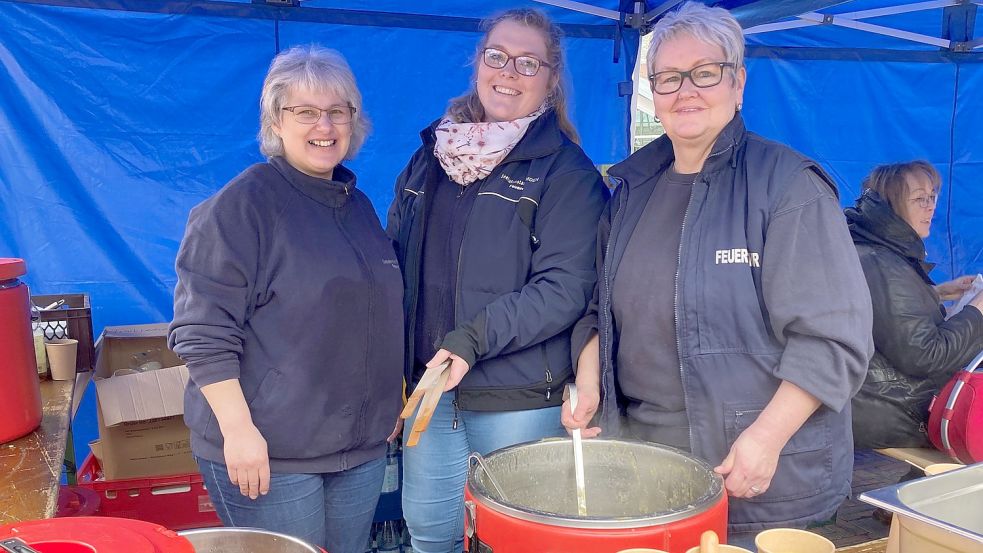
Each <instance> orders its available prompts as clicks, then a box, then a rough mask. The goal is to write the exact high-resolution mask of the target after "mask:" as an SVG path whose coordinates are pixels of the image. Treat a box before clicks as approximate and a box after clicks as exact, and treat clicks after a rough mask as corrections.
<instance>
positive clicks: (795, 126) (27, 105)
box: [0, 0, 983, 327]
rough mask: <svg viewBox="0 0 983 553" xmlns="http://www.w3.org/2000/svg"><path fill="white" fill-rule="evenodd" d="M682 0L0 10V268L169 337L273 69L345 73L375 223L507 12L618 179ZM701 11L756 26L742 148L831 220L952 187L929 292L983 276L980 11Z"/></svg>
mask: <svg viewBox="0 0 983 553" xmlns="http://www.w3.org/2000/svg"><path fill="white" fill-rule="evenodd" d="M268 1H269V2H270V3H275V2H278V1H279V0H268ZM284 1H288V0H284ZM677 3H678V2H673V1H670V2H665V1H653V0H648V1H646V2H632V1H617V0H592V1H590V2H581V3H579V4H580V5H575V4H577V3H573V2H569V1H568V0H544V2H533V1H519V0H517V1H499V0H483V1H474V2H460V1H457V0H427V1H426V2H422V1H421V2H406V1H405V0H373V1H365V0H305V1H302V2H300V5H299V6H294V7H291V6H277V5H267V4H257V3H253V2H249V1H247V0H225V1H210V0H192V1H176V0H0V106H2V110H0V192H2V197H3V202H2V204H0V256H13V257H22V258H24V259H26V260H27V262H28V267H29V274H28V277H27V281H28V282H29V283H30V284H31V285H32V286H33V288H34V289H35V290H36V291H37V292H39V293H40V292H44V293H58V292H75V291H85V292H88V293H89V294H90V295H91V297H92V305H93V306H94V316H95V321H96V326H97V327H100V326H102V325H103V324H123V323H130V322H148V321H163V320H168V319H169V318H170V316H171V297H172V296H171V294H172V291H173V287H174V284H175V276H174V270H173V263H174V257H175V253H176V251H177V247H178V243H179V241H180V239H181V236H182V232H183V228H184V224H185V221H186V218H187V214H188V211H189V210H190V208H191V207H192V206H193V205H195V204H197V203H198V202H200V201H201V200H203V199H204V198H206V197H207V196H209V195H210V194H212V193H213V192H214V191H215V190H217V189H218V188H220V187H221V186H222V185H223V184H224V183H225V182H227V181H228V179H230V178H231V177H232V176H234V175H235V174H236V173H238V172H239V171H241V170H242V169H243V168H245V167H246V166H247V165H249V164H250V163H252V162H255V161H259V160H260V159H261V157H260V155H259V152H258V148H257V145H256V140H255V135H256V131H257V128H258V124H257V119H258V106H257V104H258V98H259V91H260V86H261V83H262V79H263V76H264V74H265V71H266V69H267V67H268V65H269V62H270V60H271V59H272V57H273V56H274V55H275V53H276V52H277V51H279V50H281V49H283V48H286V47H289V46H291V45H295V44H301V43H309V42H318V43H321V44H324V45H326V46H329V47H332V48H335V49H337V50H339V51H341V52H342V53H343V54H344V55H345V56H346V57H347V58H348V60H349V62H350V63H351V65H352V67H353V70H354V72H355V74H356V77H357V78H358V80H359V84H360V87H361V89H362V91H363V93H364V95H365V107H366V111H367V113H368V115H369V117H370V119H371V120H372V122H373V126H374V132H373V134H372V135H371V136H370V138H369V140H368V141H367V143H366V145H365V147H364V149H363V151H362V152H361V154H360V155H359V157H358V159H357V160H355V161H354V162H353V163H351V165H352V167H353V168H354V169H355V170H356V172H357V173H358V175H359V179H360V181H359V182H360V186H361V187H362V189H363V190H365V191H366V192H367V193H368V195H369V196H370V198H371V199H372V200H373V202H374V204H375V206H376V208H377V211H378V212H379V213H380V214H381V213H384V211H385V208H386V206H387V205H388V203H389V201H390V199H391V197H392V191H391V186H392V182H393V180H394V178H395V176H396V175H397V174H398V172H399V170H400V169H401V168H402V166H403V164H404V163H405V162H406V160H407V159H408V158H409V155H410V153H411V152H412V151H413V150H414V148H415V147H416V145H417V144H418V137H417V133H418V131H419V129H421V128H422V127H423V126H425V125H426V124H427V123H428V122H430V121H431V120H433V119H434V118H436V117H437V116H439V115H440V114H441V113H442V111H443V109H444V107H445V103H446V101H447V99H448V98H450V97H452V96H455V95H457V94H459V93H461V92H462V91H463V90H464V89H465V88H466V86H467V81H468V78H469V76H470V73H471V68H470V66H469V61H470V57H471V55H472V52H473V48H474V44H475V42H476V40H477V38H478V36H479V35H478V32H479V27H478V21H479V20H480V18H482V17H485V16H488V15H490V14H493V13H495V12H497V11H500V10H502V9H505V8H508V7H513V6H533V7H539V8H542V9H544V10H546V11H547V12H548V13H549V14H550V15H551V17H553V18H554V19H555V20H557V21H558V22H560V23H561V24H562V25H563V26H564V29H565V30H566V32H567V35H568V39H567V42H566V45H567V51H568V58H569V69H568V74H569V75H568V77H569V79H570V81H571V83H572V85H573V86H572V88H573V98H572V105H571V108H572V112H573V118H574V122H575V124H576V125H577V126H578V128H579V130H580V132H581V135H582V137H583V143H584V147H585V150H586V151H587V153H588V154H589V155H590V156H591V157H592V159H593V160H594V161H595V162H596V163H598V164H607V163H613V162H617V161H619V160H621V159H623V158H624V157H626V156H627V155H628V153H629V148H630V146H629V144H630V142H629V123H628V122H629V114H630V109H631V107H632V98H631V96H630V95H628V94H630V92H631V86H630V85H628V84H627V82H628V81H630V75H631V73H632V70H633V68H634V63H635V56H636V50H637V42H638V35H639V30H642V31H644V30H645V29H646V27H647V26H648V25H650V24H651V23H652V21H653V20H654V19H655V18H657V17H658V16H659V15H660V14H661V13H663V12H664V11H665V10H667V9H669V8H671V7H672V6H673V5H675V4H677ZM708 3H714V4H717V5H723V6H724V7H728V8H731V9H733V11H734V13H735V14H736V15H737V16H738V17H739V18H740V19H741V20H742V22H743V23H744V25H745V26H746V27H750V29H749V30H748V31H749V33H751V34H749V35H748V45H749V50H748V69H749V80H748V88H747V91H746V94H745V111H744V113H745V116H746V118H747V120H748V125H749V127H750V128H751V129H752V130H755V131H757V132H759V133H761V134H763V135H765V136H768V137H770V138H773V139H776V140H779V141H783V142H787V143H789V144H792V145H793V146H794V147H796V148H798V149H800V150H802V151H803V152H805V153H806V154H808V155H810V156H813V157H814V158H816V159H817V160H818V161H819V162H820V163H822V164H823V165H824V166H825V167H826V168H827V169H828V170H829V171H830V172H831V173H832V174H833V175H834V176H835V177H836V178H837V180H838V181H839V183H840V185H841V189H842V199H843V202H844V203H845V204H849V203H852V199H853V198H854V197H855V196H856V194H857V192H858V187H859V182H860V179H861V178H862V176H863V175H864V174H865V173H866V172H868V171H869V170H870V168H871V167H873V166H874V165H876V164H878V163H885V162H890V161H896V160H904V159H911V158H916V157H921V158H926V159H928V160H930V161H931V162H932V163H934V164H935V165H936V166H937V167H938V168H939V169H940V171H941V172H942V174H943V176H944V182H945V186H944V188H943V195H942V200H941V202H940V204H939V209H938V214H937V217H936V224H935V225H934V226H933V235H932V237H931V238H930V239H929V241H928V245H929V252H930V257H931V258H932V259H933V260H935V261H939V262H941V266H940V268H939V269H938V270H937V272H936V273H935V276H937V277H938V278H946V277H948V276H951V275H956V274H962V273H966V272H978V271H981V270H983V237H981V236H980V233H978V232H974V229H975V227H978V226H979V224H980V222H981V221H980V215H978V214H979V213H980V211H981V210H980V207H981V205H980V204H981V202H983V199H981V198H983V194H980V184H979V183H978V180H977V177H976V176H977V175H978V174H980V173H981V171H983V146H980V145H979V141H976V140H973V138H974V134H975V133H976V132H978V129H979V128H983V102H980V101H979V100H978V98H980V93H981V92H983V64H981V63H979V62H980V61H983V53H981V48H979V46H978V43H979V39H978V38H977V37H980V36H983V32H981V31H983V29H981V26H983V18H977V17H976V10H977V7H978V4H979V3H980V2H978V1H975V2H970V3H959V2H929V3H926V2H918V3H915V2H896V1H889V0H855V1H850V2H845V1H832V2H831V1H828V0H827V1H824V0H744V1H741V0H733V1H725V2H708ZM550 4H561V5H562V6H558V5H550ZM928 4H931V6H932V7H930V8H929V9H920V10H917V11H903V10H904V9H911V8H919V7H922V8H924V7H926V6H927V5H928ZM563 6H566V7H563ZM898 6H900V7H901V8H903V9H902V10H900V11H902V13H894V14H889V13H880V12H877V13H875V14H874V17H864V16H865V15H870V13H866V14H865V13H861V14H860V15H859V16H858V15H857V12H865V11H866V10H873V9H881V8H888V9H891V8H895V11H899V10H897V9H896V8H897V7H898ZM571 8H578V9H580V10H586V11H588V12H594V13H584V11H577V9H571ZM810 10H818V12H816V11H810ZM817 18H818V21H822V22H823V23H822V24H819V25H814V26H809V27H800V28H785V29H779V30H770V29H774V28H775V27H776V26H778V27H781V26H784V27H791V26H793V25H790V24H789V22H790V21H792V22H797V23H794V25H798V24H800V23H809V22H812V21H813V20H816V19H817ZM858 22H859V25H858V24H857V23H858ZM863 24H867V27H866V28H867V30H858V29H856V28H850V27H858V26H860V27H863V26H864V25H863ZM761 25H765V27H761ZM768 25H771V27H768ZM843 25H848V26H843ZM870 25H873V26H875V27H876V28H877V29H879V30H880V31H884V30H885V29H886V30H887V31H890V30H891V29H895V30H896V31H897V30H900V31H904V32H907V33H911V34H914V35H924V36H928V37H934V38H936V39H938V40H945V41H947V43H948V47H940V46H939V45H938V44H926V43H920V42H915V41H912V40H911V38H912V36H913V35H912V36H907V38H899V37H898V36H886V35H883V34H873V33H871V32H869V30H870V29H871V28H873V27H870ZM761 31H767V32H761ZM894 34H896V35H901V34H903V33H897V32H895V33H894ZM962 50H965V51H962Z"/></svg>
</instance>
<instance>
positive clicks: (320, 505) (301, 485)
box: [198, 457, 386, 553]
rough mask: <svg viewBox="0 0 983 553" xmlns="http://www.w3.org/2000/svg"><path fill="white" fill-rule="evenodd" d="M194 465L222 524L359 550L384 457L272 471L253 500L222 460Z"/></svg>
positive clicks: (340, 552)
mask: <svg viewBox="0 0 983 553" xmlns="http://www.w3.org/2000/svg"><path fill="white" fill-rule="evenodd" d="M198 468H199V470H201V475H202V478H203V479H204V481H205V486H206V487H207V488H208V496H209V497H210V498H211V500H212V503H213V504H214V505H215V510H216V511H217V512H218V516H219V518H220V519H222V524H224V525H226V526H239V527H251V528H262V529H264V530H269V531H271V532H279V533H281V534H287V535H289V536H294V537H296V538H300V539H302V540H305V541H307V542H309V543H312V544H315V545H318V546H320V547H323V548H324V549H326V550H328V551H329V552H330V553H363V552H364V551H365V544H366V542H368V540H369V532H370V530H371V528H372V518H373V517H374V516H375V507H376V503H378V501H379V494H380V493H381V492H382V479H383V477H384V475H385V473H386V459H385V458H384V457H383V458H381V459H376V460H374V461H369V462H367V463H364V464H361V465H359V466H357V467H354V468H350V469H348V470H344V471H341V472H329V473H323V474H289V473H273V474H271V475H270V493H268V494H266V495H261V496H259V497H258V498H256V499H249V497H247V496H244V495H242V494H241V493H239V486H236V485H235V484H233V483H232V481H231V480H229V473H228V470H227V469H226V466H225V464H223V463H215V462H212V461H208V460H205V459H201V458H199V459H198Z"/></svg>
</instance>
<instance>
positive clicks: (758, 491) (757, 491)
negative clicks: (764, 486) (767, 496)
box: [751, 486, 761, 495]
mask: <svg viewBox="0 0 983 553" xmlns="http://www.w3.org/2000/svg"><path fill="white" fill-rule="evenodd" d="M751 493H752V494H754V495H758V494H759V493H761V488H759V487H757V486H751Z"/></svg>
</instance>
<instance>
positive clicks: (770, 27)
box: [744, 19, 821, 35]
mask: <svg viewBox="0 0 983 553" xmlns="http://www.w3.org/2000/svg"><path fill="white" fill-rule="evenodd" d="M820 24H821V23H817V22H815V21H807V20H805V19H793V20H792V21H780V22H778V23H764V24H761V25H755V26H754V27H748V28H747V29H744V34H745V35H753V34H757V33H769V32H771V31H784V30H786V29H798V28H801V27H815V26H816V25H820Z"/></svg>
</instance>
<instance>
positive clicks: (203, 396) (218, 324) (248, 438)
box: [169, 46, 403, 553]
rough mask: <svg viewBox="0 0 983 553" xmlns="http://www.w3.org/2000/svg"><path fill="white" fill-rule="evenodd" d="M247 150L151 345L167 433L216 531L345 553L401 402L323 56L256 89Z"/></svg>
mask: <svg viewBox="0 0 983 553" xmlns="http://www.w3.org/2000/svg"><path fill="white" fill-rule="evenodd" d="M260 107H261V114H260V124H261V129H260V133H259V138H260V150H261V151H262V153H263V154H264V155H266V156H267V158H268V160H267V162H266V163H259V164H256V165H253V166H252V167H249V168H248V169H246V170H245V171H243V172H242V173H241V174H239V175H238V176H237V177H235V178H234V179H232V181H231V182H229V183H228V184H227V185H226V186H225V187H223V188H222V189H221V190H219V191H218V192H217V193H216V194H215V195H213V196H212V197H211V198H209V199H208V200H206V201H205V202H203V203H201V204H200V205H198V206H197V207H195V208H194V209H193V210H192V211H191V216H190V218H189V219H188V226H187V230H186V232H185V236H184V240H183V241H182V243H181V248H180V251H179V252H178V257H177V274H178V284H177V289H176V290H175V292H174V321H173V322H172V323H171V328H170V336H169V344H170V346H171V348H172V349H173V350H174V352H175V353H177V354H178V355H179V356H181V358H182V359H184V360H185V361H186V362H187V365H188V373H189V374H190V377H191V378H190V380H189V382H188V387H187V391H186V394H185V415H184V416H185V421H186V422H187V424H188V427H189V428H190V429H191V449H192V452H193V453H194V455H195V457H196V458H197V460H198V464H199V467H200V470H201V473H202V476H203V477H204V480H205V484H206V486H207V487H208V494H209V497H211V499H212V502H213V503H214V504H215V508H216V510H217V511H218V515H219V517H220V518H221V519H222V522H223V523H224V524H225V525H226V526H246V527H259V528H264V529H267V530H271V531H276V532H281V533H284V534H288V535H292V536H295V537H298V538H301V539H304V540H307V541H309V542H311V543H314V544H317V545H319V546H321V547H324V548H326V549H327V550H328V551H331V553H362V551H363V550H364V547H365V543H366V541H367V539H368V534H369V529H370V527H371V524H372V517H373V514H374V512H375V507H376V503H377V502H378V499H379V494H380V492H381V489H382V482H383V477H384V474H385V455H386V448H387V444H386V442H387V437H388V439H389V440H391V439H392V438H393V434H392V430H393V423H394V421H395V420H396V417H397V415H398V413H399V409H400V405H401V397H400V381H401V376H402V373H401V371H400V366H401V360H402V354H403V327H402V319H401V316H400V315H401V312H402V279H401V277H400V273H399V267H398V265H397V264H396V261H395V254H394V252H393V249H392V244H391V242H390V241H389V239H388V238H387V237H386V235H385V233H384V232H383V230H382V226H381V225H380V223H379V219H378V217H377V216H376V214H375V210H374V209H373V208H372V205H371V204H370V202H369V200H368V198H367V197H366V196H365V194H363V193H362V192H361V191H360V190H358V188H357V187H356V182H355V175H354V174H353V173H352V172H351V171H350V170H349V169H347V168H346V167H345V166H344V165H342V161H343V160H344V159H348V158H351V157H352V156H354V155H355V153H356V152H357V151H358V148H359V146H360V145H361V144H362V141H363V140H364V139H365V136H366V133H367V129H368V124H367V122H366V120H365V117H364V114H363V113H362V98H361V94H360V93H359V91H358V88H357V86H356V84H355V78H354V76H353V75H352V73H351V70H350V69H349V68H348V65H347V64H346V63H345V61H344V59H343V58H342V57H341V56H340V55H339V54H338V53H336V52H334V51H331V50H326V49H324V48H320V47H317V46H306V47H295V48H291V49H289V50H286V51H284V52H282V53H281V54H279V55H277V56H276V58H275V59H274V60H273V62H272V64H271V65H270V70H269V73H268V74H267V76H266V80H265V82H264V84H263V92H262V98H261V102H260Z"/></svg>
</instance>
